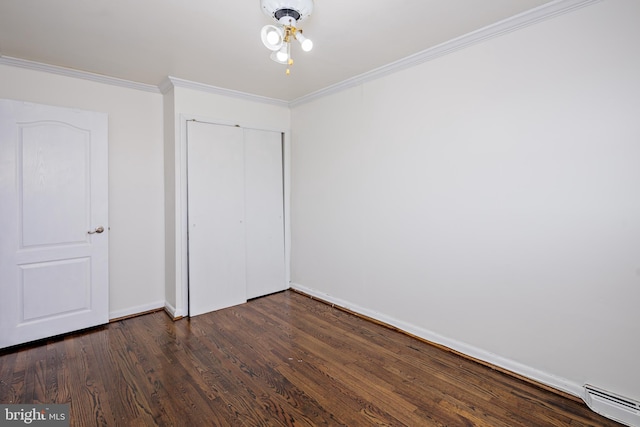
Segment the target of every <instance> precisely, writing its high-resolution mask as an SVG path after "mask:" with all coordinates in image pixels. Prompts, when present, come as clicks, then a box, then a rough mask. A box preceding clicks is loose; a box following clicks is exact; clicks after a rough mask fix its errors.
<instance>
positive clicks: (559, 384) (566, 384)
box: [291, 283, 585, 402]
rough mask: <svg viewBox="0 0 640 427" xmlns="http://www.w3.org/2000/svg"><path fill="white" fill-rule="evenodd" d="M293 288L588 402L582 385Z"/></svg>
mask: <svg viewBox="0 0 640 427" xmlns="http://www.w3.org/2000/svg"><path fill="white" fill-rule="evenodd" d="M291 289H292V290H294V291H297V292H300V293H303V294H306V295H309V296H310V297H313V298H316V299H319V300H321V301H323V302H326V303H328V304H331V305H334V306H336V307H338V308H341V309H344V310H346V311H349V312H352V313H354V314H357V315H360V316H363V317H366V318H368V319H371V320H373V321H375V322H377V323H381V324H383V325H385V326H388V327H391V328H394V329H397V330H399V331H400V332H403V333H406V334H409V335H412V336H414V337H416V338H418V339H420V340H424V341H427V342H429V343H431V344H434V345H436V346H438V347H441V348H444V349H445V350H448V351H453V352H454V353H457V354H460V355H461V356H463V357H466V358H469V359H473V360H475V361H477V362H479V363H482V364H484V365H487V366H490V367H492V368H495V369H498V370H500V371H501V372H504V373H506V374H508V375H513V376H515V377H518V378H521V379H523V380H525V381H528V382H531V383H534V384H536V385H538V386H540V387H542V388H545V389H547V390H550V391H552V392H555V393H559V394H561V395H563V396H565V397H569V398H571V399H573V400H578V401H583V402H584V401H585V391H584V387H583V386H582V385H581V384H577V383H575V382H572V381H569V380H567V379H565V378H561V377H558V376H555V375H552V374H549V373H546V372H543V371H540V370H538V369H535V368H532V367H530V366H527V365H524V364H522V363H519V362H516V361H514V360H511V359H507V358H505V357H502V356H499V355H497V354H494V353H491V352H489V351H486V350H483V349H481V348H478V347H475V346H472V345H469V344H466V343H463V342H460V341H457V340H455V339H452V338H448V337H445V336H442V335H440V334H437V333H435V332H433V331H429V330H427V329H424V328H421V327H418V326H415V325H412V324H410V323H407V322H403V321H401V320H398V319H395V318H393V317H390V316H387V315H385V314H382V313H378V312H376V311H373V310H369V309H367V308H365V307H361V306H359V305H357V304H353V303H351V302H349V301H345V300H343V299H340V298H336V297H334V296H331V295H328V294H325V293H323V292H319V291H317V290H315V289H311V288H307V287H306V286H303V285H300V284H298V283H291Z"/></svg>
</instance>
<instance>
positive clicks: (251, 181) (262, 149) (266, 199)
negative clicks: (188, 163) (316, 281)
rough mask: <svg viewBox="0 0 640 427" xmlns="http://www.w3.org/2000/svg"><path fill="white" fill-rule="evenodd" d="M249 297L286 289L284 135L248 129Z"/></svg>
mask: <svg viewBox="0 0 640 427" xmlns="http://www.w3.org/2000/svg"><path fill="white" fill-rule="evenodd" d="M244 144H245V145H244V152H245V159H244V161H245V225H246V235H247V237H246V242H247V243H246V259H247V298H256V297H259V296H263V295H267V294H271V293H273V292H278V291H282V290H284V289H286V288H287V287H288V286H287V283H286V275H285V258H284V202H283V201H284V196H283V194H284V187H283V173H282V172H283V170H282V134H281V133H280V132H269V131H263V130H254V129H245V131H244Z"/></svg>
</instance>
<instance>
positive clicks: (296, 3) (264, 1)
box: [260, 0, 313, 74]
mask: <svg viewBox="0 0 640 427" xmlns="http://www.w3.org/2000/svg"><path fill="white" fill-rule="evenodd" d="M260 5H261V7H262V11H263V12H264V13H265V15H267V16H269V17H271V18H272V19H273V20H274V21H275V22H276V25H265V26H264V27H263V28H262V30H261V31H260V38H261V39H262V43H263V44H264V45H265V47H266V48H267V49H269V50H271V51H272V52H273V53H272V54H271V59H273V60H274V61H275V62H278V63H280V64H286V65H287V66H291V65H292V64H293V59H291V41H292V39H296V40H298V42H300V46H301V47H302V50H303V51H305V52H309V51H310V50H311V49H312V48H313V42H312V41H311V40H309V39H308V38H306V37H305V36H304V35H303V34H302V29H301V28H298V27H297V25H298V22H301V21H303V20H304V19H306V18H308V17H309V15H311V13H312V12H313V0H260ZM289 72H290V70H289V68H287V74H289Z"/></svg>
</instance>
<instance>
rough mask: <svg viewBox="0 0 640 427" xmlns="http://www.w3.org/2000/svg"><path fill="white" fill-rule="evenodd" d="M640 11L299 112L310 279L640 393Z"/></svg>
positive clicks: (467, 52)
mask: <svg viewBox="0 0 640 427" xmlns="http://www.w3.org/2000/svg"><path fill="white" fill-rule="evenodd" d="M638 18H640V2H638V1H637V0H606V1H603V2H600V3H595V4H593V5H591V6H588V7H586V8H583V9H580V10H577V11H574V12H572V13H570V14H566V15H562V16H559V17H556V18H554V19H551V20H547V21H544V22H542V23H539V24H536V25H534V26H530V27H527V28H524V29H521V30H518V31H516V32H512V33H509V34H506V35H503V36H500V37H498V38H494V39H491V40H488V41H485V42H483V43H480V44H476V45H474V46H471V47H469V48H466V49H464V50H461V51H458V52H455V53H453V54H449V55H447V56H445V57H441V58H438V59H436V60H433V61H431V62H428V63H424V64H421V65H418V66H415V67H413V68H410V69H407V70H404V71H401V72H397V73H395V74H392V75H389V76H386V77H383V78H380V79H378V80H375V81H372V82H367V83H363V84H361V85H360V86H358V87H354V88H351V89H348V90H345V91H343V92H340V93H337V94H334V95H330V96H328V97H325V98H321V99H318V100H315V101H312V102H309V103H306V104H302V105H299V106H296V107H295V108H294V109H293V111H292V119H291V120H292V124H293V125H292V126H293V128H292V139H293V148H292V153H293V154H292V165H293V166H292V167H293V170H292V208H291V209H292V272H291V274H292V281H293V282H295V283H296V284H297V285H296V286H299V287H301V288H303V289H306V290H308V291H311V292H312V293H315V294H317V295H321V296H324V297H326V298H328V299H330V300H334V301H339V302H343V303H346V304H349V305H351V306H353V307H357V308H358V309H361V310H362V311H364V312H366V313H367V314H372V315H374V316H376V317H378V318H380V319H383V320H386V321H390V322H395V323H396V324H399V325H403V326H405V328H406V329H411V330H412V331H413V332H417V333H418V334H422V335H423V336H426V337H428V338H432V339H440V341H442V342H444V343H445V344H450V345H454V346H458V347H459V348H461V349H463V350H465V349H466V351H468V352H472V353H473V352H475V355H476V356H478V355H479V356H480V357H482V358H484V359H485V360H488V361H490V362H494V363H497V364H501V365H503V366H505V367H508V368H510V369H514V370H519V371H520V372H522V373H525V374H527V375H529V376H532V377H537V378H536V379H540V380H542V381H545V382H548V383H552V385H554V386H556V387H559V388H562V389H565V390H567V391H569V392H572V393H574V394H580V388H581V387H582V385H583V384H585V383H590V384H592V385H595V386H598V387H601V388H604V389H606V390H609V391H612V392H614V393H618V394H620V395H623V396H626V397H630V398H633V399H638V400H640V369H638V366H637V364H638V361H639V360H640V339H638V328H639V327H640V309H639V308H638V301H640V78H639V76H640V55H639V54H638V52H639V51H638V40H640V26H639V25H638ZM434 337H435V338H434Z"/></svg>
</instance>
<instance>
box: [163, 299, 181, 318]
mask: <svg viewBox="0 0 640 427" xmlns="http://www.w3.org/2000/svg"><path fill="white" fill-rule="evenodd" d="M164 311H165V312H166V313H167V314H168V315H169V317H171V318H172V319H173V320H180V319H182V318H183V317H184V316H185V313H183V312H182V310H178V309H177V308H175V307H174V306H173V305H171V304H169V302H167V301H165V302H164Z"/></svg>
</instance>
